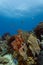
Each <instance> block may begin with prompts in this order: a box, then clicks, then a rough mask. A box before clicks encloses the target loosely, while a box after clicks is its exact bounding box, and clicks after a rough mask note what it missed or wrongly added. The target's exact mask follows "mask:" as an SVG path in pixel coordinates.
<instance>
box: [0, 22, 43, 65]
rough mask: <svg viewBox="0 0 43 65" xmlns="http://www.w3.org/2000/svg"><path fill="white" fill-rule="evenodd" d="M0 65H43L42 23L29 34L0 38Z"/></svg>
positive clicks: (6, 35)
mask: <svg viewBox="0 0 43 65" xmlns="http://www.w3.org/2000/svg"><path fill="white" fill-rule="evenodd" d="M0 65H43V23H40V24H39V25H38V26H37V27H36V28H35V30H33V31H31V32H27V31H22V30H18V34H16V35H13V36H12V35H11V34H10V33H6V34H4V35H3V36H1V37H0Z"/></svg>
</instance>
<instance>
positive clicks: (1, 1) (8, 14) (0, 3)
mask: <svg viewBox="0 0 43 65" xmlns="http://www.w3.org/2000/svg"><path fill="white" fill-rule="evenodd" d="M28 3H29V4H28ZM40 22H43V0H38V1H37V0H36V1H35V0H32V1H31V0H25V1H24V0H22V1H20V0H18V1H15V0H0V35H3V34H4V33H6V32H9V33H11V34H16V32H17V30H19V29H21V30H25V31H32V30H34V29H35V28H36V26H37V25H38V24H39V23H40Z"/></svg>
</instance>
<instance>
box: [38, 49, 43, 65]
mask: <svg viewBox="0 0 43 65" xmlns="http://www.w3.org/2000/svg"><path fill="white" fill-rule="evenodd" d="M37 62H38V65H43V50H42V51H41V52H40V54H39V56H38V60H37Z"/></svg>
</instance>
